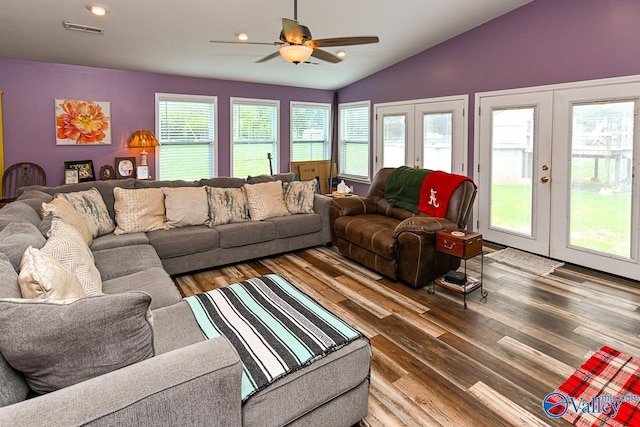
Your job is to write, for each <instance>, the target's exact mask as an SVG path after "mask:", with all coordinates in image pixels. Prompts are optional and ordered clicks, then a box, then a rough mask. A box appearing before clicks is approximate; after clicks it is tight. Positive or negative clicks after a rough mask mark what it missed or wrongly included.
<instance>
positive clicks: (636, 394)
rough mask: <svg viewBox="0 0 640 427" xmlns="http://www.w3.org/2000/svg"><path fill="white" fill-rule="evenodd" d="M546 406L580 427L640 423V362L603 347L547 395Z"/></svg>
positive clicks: (546, 408) (553, 413)
mask: <svg viewBox="0 0 640 427" xmlns="http://www.w3.org/2000/svg"><path fill="white" fill-rule="evenodd" d="M543 407H544V410H545V411H546V412H547V415H549V416H550V417H553V418H559V417H562V418H564V419H565V420H567V421H569V422H570V423H571V424H573V425H575V426H579V427H592V426H593V427H595V426H599V427H623V426H624V427H629V426H640V363H639V361H638V359H634V358H633V357H631V356H629V355H627V354H624V353H621V352H619V351H617V350H614V349H612V348H611V347H606V346H605V347H602V348H601V349H600V350H598V351H597V352H596V353H595V354H594V355H593V356H591V357H590V358H589V360H587V361H586V362H585V363H584V364H583V365H582V366H581V367H580V368H578V369H577V370H576V371H575V372H574V373H573V375H571V377H569V379H568V380H567V381H565V382H564V383H563V384H562V385H561V386H560V387H558V388H557V389H556V390H555V391H554V392H553V393H550V394H549V395H547V397H546V398H545V400H544V402H543Z"/></svg>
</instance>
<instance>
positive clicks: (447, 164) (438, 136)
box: [422, 112, 453, 172]
mask: <svg viewBox="0 0 640 427" xmlns="http://www.w3.org/2000/svg"><path fill="white" fill-rule="evenodd" d="M452 148H453V113H452V112H446V113H426V114H423V116H422V158H423V161H422V167H423V168H425V169H432V170H442V171H445V172H451V163H452V162H451V155H452Z"/></svg>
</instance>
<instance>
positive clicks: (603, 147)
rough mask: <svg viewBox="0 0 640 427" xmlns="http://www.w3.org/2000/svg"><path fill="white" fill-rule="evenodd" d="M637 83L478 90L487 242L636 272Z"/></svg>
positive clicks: (639, 201)
mask: <svg viewBox="0 0 640 427" xmlns="http://www.w3.org/2000/svg"><path fill="white" fill-rule="evenodd" d="M639 103H640V82H637V83H626V82H625V83H619V84H600V85H598V84H595V83H592V84H589V85H587V84H585V85H577V84H576V85H572V86H570V87H557V88H556V87H554V88H551V89H549V90H544V91H538V92H535V91H531V92H519V93H514V94H497V95H488V96H482V95H481V96H479V102H478V104H479V106H480V108H479V119H478V122H477V123H478V131H477V136H478V140H479V144H478V149H477V152H476V154H477V157H476V158H477V159H479V160H478V165H477V167H478V169H477V174H478V175H477V182H478V184H479V193H478V201H479V203H478V222H477V228H478V230H479V231H480V232H482V233H483V235H484V237H485V239H486V240H488V241H493V242H497V243H501V244H504V245H507V246H511V247H515V248H519V249H523V250H526V251H530V252H533V253H537V254H540V255H545V256H550V257H552V258H556V259H560V260H563V261H568V262H572V263H575V264H579V265H583V266H587V267H591V268H595V269H598V270H602V271H606V272H610V273H614V274H619V275H623V276H626V277H630V278H634V279H640V266H639V262H638V228H639V223H638V222H639V221H638V212H640V191H639V185H638V182H639V179H638V177H635V176H634V173H633V171H634V168H635V166H637V163H638V160H637V159H638V158H640V156H639V153H638V150H639V146H640V143H639V141H638V129H639V124H638V107H639V105H638V104H639Z"/></svg>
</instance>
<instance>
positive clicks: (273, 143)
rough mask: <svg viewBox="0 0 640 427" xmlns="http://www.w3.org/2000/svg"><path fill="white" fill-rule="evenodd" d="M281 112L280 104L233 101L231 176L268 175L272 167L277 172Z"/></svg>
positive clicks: (241, 99) (249, 100) (253, 100)
mask: <svg viewBox="0 0 640 427" xmlns="http://www.w3.org/2000/svg"><path fill="white" fill-rule="evenodd" d="M279 109H280V102H279V101H269V100H261V99H245V98H231V129H232V131H231V139H232V141H231V144H232V147H233V148H232V153H231V156H232V159H231V175H232V176H236V177H246V176H249V175H253V176H255V175H262V174H269V173H270V172H271V171H270V168H269V165H270V164H271V165H273V173H276V172H277V165H278V120H279V118H278V112H279ZM269 157H271V160H269ZM270 162H271V163H270Z"/></svg>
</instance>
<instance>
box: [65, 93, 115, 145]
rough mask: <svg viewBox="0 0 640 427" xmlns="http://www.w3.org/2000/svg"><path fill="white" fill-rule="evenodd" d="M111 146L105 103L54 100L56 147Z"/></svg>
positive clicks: (107, 105)
mask: <svg viewBox="0 0 640 427" xmlns="http://www.w3.org/2000/svg"><path fill="white" fill-rule="evenodd" d="M92 144H93V145H95V144H100V145H107V144H111V105H110V103H109V102H107V101H81V100H76V99H56V145H92Z"/></svg>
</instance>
